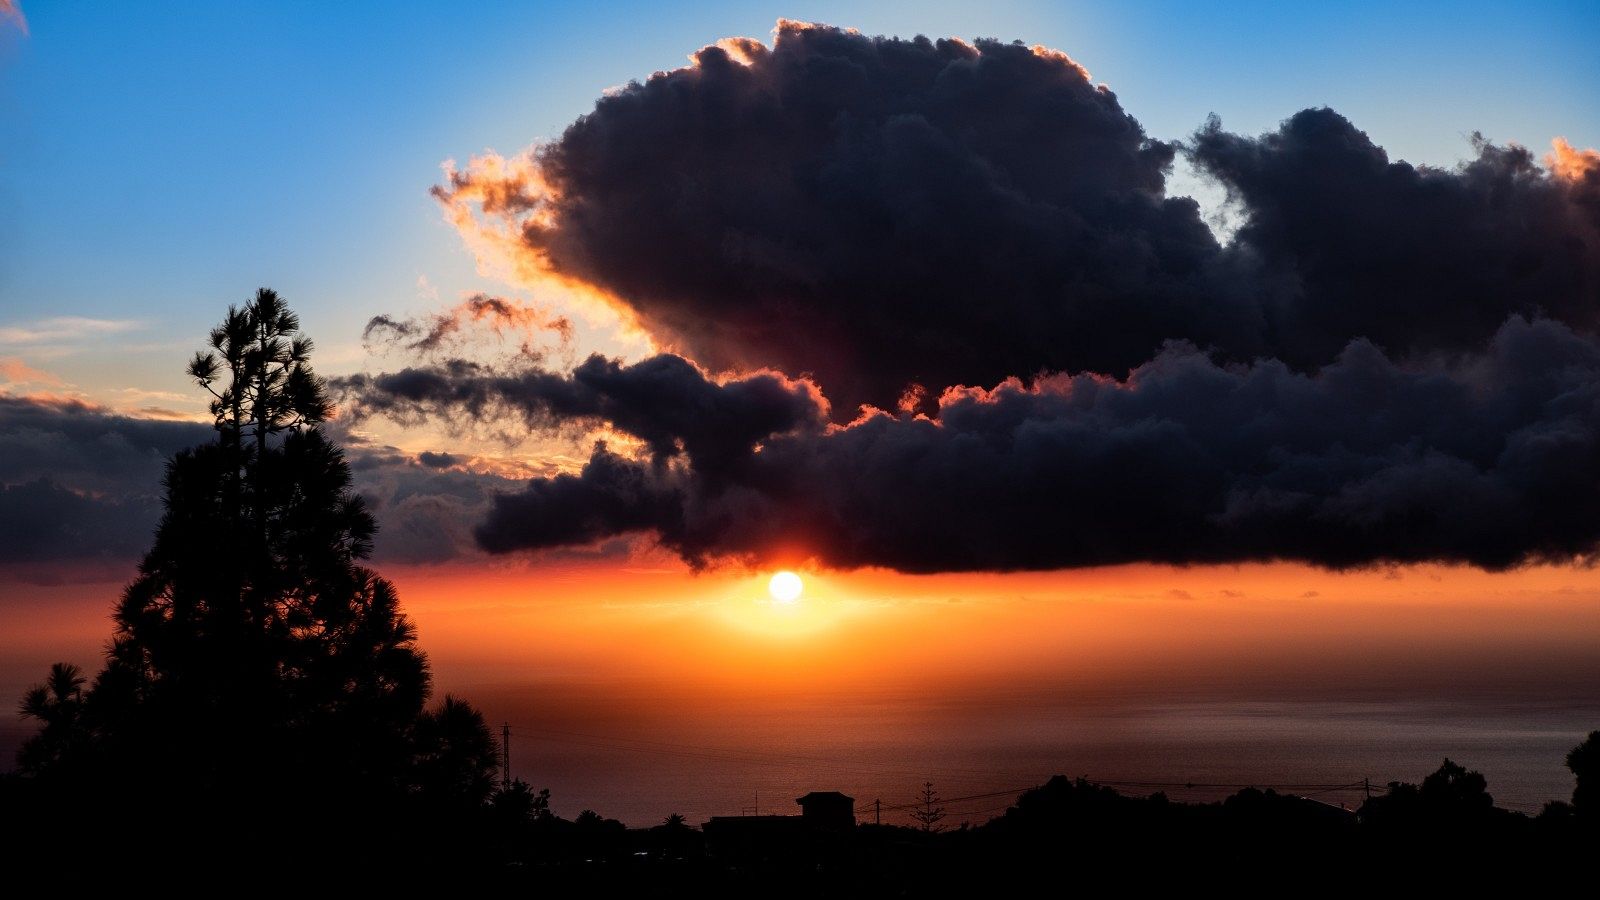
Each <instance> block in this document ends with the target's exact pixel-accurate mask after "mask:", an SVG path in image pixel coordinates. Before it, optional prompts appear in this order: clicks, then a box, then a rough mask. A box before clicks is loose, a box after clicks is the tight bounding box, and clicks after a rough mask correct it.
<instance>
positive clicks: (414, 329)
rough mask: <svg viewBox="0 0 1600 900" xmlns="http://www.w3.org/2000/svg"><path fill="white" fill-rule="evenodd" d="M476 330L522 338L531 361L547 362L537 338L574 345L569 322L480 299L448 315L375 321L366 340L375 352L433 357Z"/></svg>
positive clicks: (519, 306) (492, 299) (478, 296)
mask: <svg viewBox="0 0 1600 900" xmlns="http://www.w3.org/2000/svg"><path fill="white" fill-rule="evenodd" d="M475 325H476V326H482V327H484V328H487V329H488V330H489V331H490V332H492V333H493V334H494V335H495V336H496V337H497V338H501V339H504V338H505V336H506V334H507V332H511V333H513V334H516V335H520V336H522V342H521V344H520V345H519V349H520V351H521V353H522V354H523V355H524V356H527V357H530V358H540V357H542V356H543V350H542V348H541V347H540V346H539V345H538V344H536V343H535V342H534V341H533V339H532V336H533V335H534V334H535V333H537V332H548V333H549V334H551V335H553V336H554V337H555V338H556V339H557V340H558V342H560V343H562V344H565V343H567V342H569V341H570V340H571V339H572V323H571V322H570V321H568V320H567V319H566V318H565V317H564V316H558V315H555V314H553V313H551V312H550V311H549V310H546V309H542V308H540V307H536V306H529V305H528V304H525V303H519V302H517V301H516V300H509V299H506V298H504V297H494V296H490V295H489V294H476V295H474V296H472V297H468V298H467V299H466V300H463V301H461V302H460V303H458V304H456V305H455V306H453V307H451V308H450V309H447V310H445V311H444V312H440V313H433V314H431V315H426V316H420V317H417V318H411V319H403V318H396V317H394V316H387V315H380V316H373V317H372V318H371V319H370V320H368V322H367V327H366V328H365V329H363V330H362V332H361V339H362V340H363V341H364V342H365V343H366V344H367V346H368V347H369V348H373V347H390V346H392V347H398V348H401V349H403V350H406V351H409V352H411V353H415V354H418V355H422V356H428V355H431V354H434V353H438V352H440V351H443V350H450V349H456V348H459V347H460V346H461V344H463V343H464V342H466V340H467V339H468V337H469V334H468V331H469V329H470V328H471V327H472V326H475Z"/></svg>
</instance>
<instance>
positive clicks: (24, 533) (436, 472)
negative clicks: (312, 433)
mask: <svg viewBox="0 0 1600 900" xmlns="http://www.w3.org/2000/svg"><path fill="white" fill-rule="evenodd" d="M215 436H216V432H215V431H214V430H212V428H211V427H210V426H208V425H205V424H201V423H195V422H174V421H163V420H158V419H147V418H139V417H134V416H126V415H119V414H116V413H113V412H111V411H109V410H106V409H104V408H102V407H97V406H92V405H89V404H85V403H80V402H74V401H58V400H48V399H37V398H27V397H15V396H5V395H0V564H4V565H7V566H10V567H12V568H11V569H10V571H9V574H8V577H12V578H23V579H28V580H57V579H59V578H61V577H63V573H62V572H61V571H60V570H59V568H60V567H59V566H56V567H55V568H51V567H50V566H49V565H44V566H40V565H29V564H72V565H78V564H82V563H86V562H96V563H104V564H106V566H114V565H116V564H120V565H123V566H131V565H132V564H133V563H135V562H137V561H138V559H139V557H141V556H142V555H143V554H144V552H145V551H146V550H147V549H148V548H149V546H150V540H151V538H152V536H153V535H154V533H155V528H156V524H157V523H158V522H159V521H160V519H161V512H162V506H161V499H162V493H163V488H162V478H163V476H164V474H165V471H166V462H167V460H168V458H170V457H171V456H172V454H173V453H176V452H177V451H178V450H181V449H183V448H185V447H191V446H194V445H196V444H200V443H203V442H206V441H210V440H213V439H214V438H215ZM343 437H344V439H345V440H346V442H347V443H348V444H349V445H350V447H349V454H348V456H349V460H350V464H351V468H352V469H353V470H354V471H355V475H356V487H357V489H358V490H359V491H360V492H361V493H362V494H363V495H365V496H366V497H367V499H368V501H369V502H370V503H371V505H372V507H373V509H374V511H375V513H376V514H377V516H378V519H379V523H380V526H381V530H380V533H379V537H378V540H377V549H376V558H377V559H378V560H380V561H394V562H438V561H443V560H447V559H457V558H461V557H463V556H471V555H475V554H477V553H479V552H480V551H479V550H478V549H477V546H476V542H475V540H474V538H473V536H472V525H473V523H475V522H477V521H479V520H481V519H482V518H483V517H484V516H485V515H487V513H488V511H489V509H490V506H491V502H492V498H493V497H495V496H496V495H498V494H502V493H506V492H509V491H511V490H514V489H516V488H517V487H518V486H520V485H521V483H522V478H520V477H515V476H510V475H506V474H498V473H495V472H479V471H472V470H470V469H469V468H468V465H469V463H471V462H472V460H471V459H469V458H467V457H464V456H461V455H460V454H448V453H439V454H430V453H424V454H421V455H420V456H418V457H416V458H413V457H411V456H410V455H408V454H404V453H401V452H399V451H397V450H394V449H392V448H386V447H375V446H371V445H368V444H365V443H363V442H362V441H360V440H358V439H354V438H352V437H350V436H348V435H345V436H343ZM19 565H20V566H21V568H17V566H19ZM126 571H130V570H123V571H122V574H126ZM94 572H95V573H96V575H97V577H120V576H119V575H118V574H117V570H116V569H115V568H109V569H108V568H95V569H94Z"/></svg>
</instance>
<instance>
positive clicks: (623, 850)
mask: <svg viewBox="0 0 1600 900" xmlns="http://www.w3.org/2000/svg"><path fill="white" fill-rule="evenodd" d="M1597 743H1600V741H1597V739H1596V737H1594V736H1591V738H1590V740H1589V741H1588V742H1586V743H1585V744H1584V745H1583V747H1581V748H1579V749H1578V750H1577V751H1575V752H1574V754H1573V757H1574V759H1575V760H1576V761H1579V762H1580V766H1579V767H1578V768H1580V769H1581V762H1582V760H1581V759H1579V757H1580V756H1581V754H1582V753H1583V752H1584V751H1585V750H1586V749H1587V750H1590V751H1592V750H1593V748H1594V747H1595V746H1596V745H1597ZM1582 774H1589V773H1587V772H1584V773H1582ZM1579 783H1580V790H1579V792H1578V794H1577V801H1578V802H1577V804H1576V805H1573V804H1566V803H1552V804H1550V805H1549V807H1547V808H1546V810H1545V811H1544V812H1543V813H1541V814H1540V815H1538V816H1527V815H1524V814H1521V813H1516V812H1510V811H1507V810H1503V809H1499V808H1497V807H1495V806H1494V805H1493V803H1492V799H1491V796H1490V795H1489V794H1488V793H1487V792H1486V784H1485V782H1484V779H1483V778H1482V776H1480V775H1478V774H1477V773H1475V772H1469V771H1467V770H1466V769H1464V768H1463V767H1460V766H1457V765H1455V764H1454V763H1451V762H1449V761H1446V763H1445V764H1444V766H1442V767H1441V768H1440V769H1439V770H1438V771H1437V772H1435V773H1434V774H1432V775H1430V776H1428V777H1427V778H1426V779H1424V780H1423V781H1422V782H1421V784H1418V785H1412V784H1394V785H1390V786H1389V787H1388V788H1387V789H1386V790H1385V791H1384V792H1383V793H1382V794H1381V795H1379V796H1375V797H1373V798H1372V799H1370V800H1368V801H1367V802H1366V803H1365V804H1363V805H1362V806H1361V808H1360V809H1359V810H1355V811H1349V810H1343V809H1340V808H1338V807H1334V806H1329V805H1327V804H1324V803H1321V802H1319V801H1316V800H1314V799H1308V798H1302V797H1294V796H1288V795H1282V794H1277V793H1273V792H1271V791H1257V790H1253V789H1252V790H1244V791H1240V792H1239V793H1237V794H1235V795H1233V796H1231V797H1229V798H1228V799H1227V800H1225V801H1223V802H1220V803H1207V804H1188V803H1178V802H1172V801H1169V800H1167V799H1166V798H1165V797H1164V796H1162V795H1160V794H1156V795H1153V796H1149V797H1132V796H1126V795H1123V794H1120V793H1118V792H1116V791H1114V790H1112V789H1110V788H1107V787H1103V786H1098V785H1094V784H1091V783H1088V782H1085V781H1081V780H1080V781H1073V780H1069V779H1067V778H1064V777H1059V776H1058V777H1056V778H1053V779H1051V780H1050V781H1049V782H1048V783H1046V784H1044V785H1041V786H1039V787H1037V788H1034V789H1032V790H1029V791H1026V792H1024V793H1023V794H1021V795H1020V796H1019V797H1018V798H1017V800H1016V802H1015V803H1014V804H1013V805H1012V806H1011V807H1010V808H1009V809H1007V810H1006V811H1005V812H1004V813H1003V814H1001V815H1000V816H998V817H996V818H994V819H992V820H990V821H988V822H986V823H984V824H981V825H977V826H973V827H966V826H963V827H961V828H956V829H950V830H942V831H941V830H922V829H917V828H908V827H899V826H888V825H883V826H879V825H857V824H855V820H854V818H853V817H848V818H845V819H844V820H842V821H839V820H834V821H827V820H820V819H819V820H818V821H811V818H810V816H809V810H808V815H806V816H798V815H797V816H792V817H789V816H759V817H758V816H751V817H733V818H726V819H713V820H712V821H711V822H709V823H705V824H704V825H703V826H700V827H695V826H692V825H690V824H688V823H685V822H683V821H682V820H681V819H680V818H678V817H672V818H671V819H669V820H668V821H667V822H666V823H663V824H661V825H658V826H655V827H652V828H627V827H624V826H623V825H622V824H621V823H619V822H617V821H615V820H609V819H605V818H602V817H601V816H599V815H596V814H594V813H590V812H585V813H584V814H583V815H581V816H579V817H578V819H577V820H576V821H567V820H563V819H560V818H556V817H554V816H552V815H550V814H549V813H548V811H547V809H548V795H545V794H543V793H540V794H535V793H533V792H532V791H530V790H528V789H527V787H526V785H523V784H522V783H520V782H518V783H515V784H514V785H513V787H512V789H511V790H509V791H500V792H497V793H496V794H495V795H493V797H492V799H491V801H490V802H489V803H488V804H485V805H483V806H481V807H477V808H473V809H466V808H461V807H455V808H448V809H447V808H438V807H435V808H432V809H430V808H428V807H427V805H426V804H425V803H424V802H420V801H416V800H413V801H407V802H398V803H393V804H391V805H389V806H386V807H384V808H345V809H337V808H333V807H330V806H328V805H326V804H324V805H321V806H318V805H316V804H315V803H313V802H310V801H308V800H306V798H299V802H301V803H302V804H305V805H303V806H302V807H301V809H302V810H303V812H304V815H299V814H297V810H296V809H292V808H284V807H283V806H281V805H278V804H275V803H273V802H272V801H271V799H270V798H267V797H263V796H260V795H255V796H252V797H250V798H249V800H250V802H251V803H253V804H257V805H256V806H254V807H239V806H235V805H232V803H231V802H230V798H228V797H217V798H212V802H211V803H210V804H209V805H204V804H198V803H197V802H196V801H197V798H186V799H183V800H180V801H176V802H174V803H172V804H163V803H162V802H160V800H159V798H155V797H152V796H149V794H148V793H144V794H143V795H140V794H139V793H138V792H137V791H133V792H129V793H128V794H127V799H128V800H129V801H132V802H129V803H128V804H127V805H119V804H118V803H117V802H114V801H113V802H108V800H109V799H110V798H107V797H104V796H100V797H93V798H91V797H84V796H73V795H72V794H71V792H66V793H63V792H62V791H61V790H60V787H59V786H55V787H51V788H49V789H47V786H46V785H43V784H41V783H39V782H37V781H35V780H33V779H27V778H22V777H18V776H8V777H7V778H6V779H5V780H4V781H3V782H0V810H3V815H4V827H5V830H6V832H7V833H8V834H9V835H11V838H10V839H9V840H8V842H7V845H6V851H7V855H10V856H11V857H12V860H11V862H10V864H8V866H7V869H8V870H9V871H12V872H28V873H30V874H33V875H41V876H46V878H47V882H50V883H54V884H55V885H57V886H59V887H62V888H71V887H88V886H91V885H117V884H124V885H129V886H132V885H158V884H159V885H164V886H167V887H170V888H172V889H175V890H190V889H206V888H208V886H209V887H210V888H216V889H226V888H229V887H230V886H231V887H233V888H239V889H243V888H246V887H268V886H272V887H277V886H285V887H287V886H292V885H294V884H320V885H333V884H340V885H347V886H351V887H364V888H368V889H371V890H375V891H385V892H388V891H394V892H398V893H402V894H405V893H410V892H412V891H413V890H417V889H420V888H421V887H422V886H425V885H426V886H438V887H442V888H445V889H447V890H448V889H456V890H460V889H467V888H487V887H496V888H501V889H505V890H507V891H510V892H511V894H512V895H518V896H529V895H534V894H541V893H545V892H554V894H555V895H556V896H574V895H578V894H587V893H591V892H596V891H598V892H601V893H602V894H603V895H612V894H619V893H620V894H623V895H626V894H634V893H637V894H639V895H657V896H659V895H663V894H665V895H669V896H689V895H701V896H723V895H739V896H762V895H777V896H830V897H831V896H907V897H909V896H946V895H955V894H970V895H976V896H992V895H997V894H1008V893H1021V894H1034V893H1036V892H1045V893H1051V894H1055V893H1065V892H1067V891H1069V890H1072V889H1073V886H1075V887H1076V888H1077V889H1089V888H1090V886H1092V885H1105V886H1109V885H1113V884H1123V885H1129V886H1133V885H1137V886H1139V887H1140V888H1141V889H1149V888H1163V889H1185V888H1197V887H1199V886H1202V885H1204V886H1208V889H1210V890H1226V891H1229V892H1232V893H1245V894H1264V893H1273V894H1288V893H1294V894H1300V893H1332V892H1336V891H1337V892H1344V891H1348V890H1359V891H1363V892H1367V891H1376V892H1379V893H1386V892H1388V891H1390V890H1399V889H1416V890H1429V889H1441V888H1446V887H1451V888H1462V887H1484V886H1487V885H1491V884H1492V885H1497V886H1504V887H1506V888H1510V889H1516V890H1518V892H1519V893H1522V894H1528V893H1544V892H1546V891H1548V890H1553V888H1554V886H1555V885H1556V884H1557V883H1558V882H1560V881H1563V880H1569V879H1571V878H1573V877H1578V878H1582V877H1583V875H1584V874H1585V873H1586V872H1587V871H1588V870H1590V869H1591V868H1592V866H1593V864H1594V860H1595V858H1596V857H1595V850H1596V849H1597V848H1600V840H1597V839H1600V828H1596V827H1595V826H1596V823H1595V822H1594V816H1593V814H1592V813H1593V811H1592V810H1587V809H1585V808H1584V803H1583V801H1584V795H1583V788H1584V787H1585V786H1586V780H1585V779H1583V778H1582V775H1581V774H1580V782H1579ZM244 796H245V795H243V794H241V795H240V798H243V797H244ZM835 796H837V795H835ZM844 799H846V800H847V799H848V798H844ZM174 814H176V815H174ZM1580 883H1581V882H1580ZM1096 892H1097V893H1098V891H1096Z"/></svg>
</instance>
